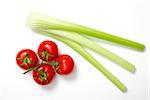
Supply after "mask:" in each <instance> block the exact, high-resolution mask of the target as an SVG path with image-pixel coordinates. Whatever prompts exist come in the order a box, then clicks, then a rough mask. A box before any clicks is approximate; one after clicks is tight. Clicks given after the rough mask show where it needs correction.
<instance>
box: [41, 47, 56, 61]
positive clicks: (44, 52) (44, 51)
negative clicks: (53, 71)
mask: <svg viewBox="0 0 150 100" xmlns="http://www.w3.org/2000/svg"><path fill="white" fill-rule="evenodd" d="M38 54H41V55H42V57H43V58H46V61H48V57H49V56H53V55H51V54H50V53H49V52H47V51H46V50H45V49H44V48H43V52H38Z"/></svg>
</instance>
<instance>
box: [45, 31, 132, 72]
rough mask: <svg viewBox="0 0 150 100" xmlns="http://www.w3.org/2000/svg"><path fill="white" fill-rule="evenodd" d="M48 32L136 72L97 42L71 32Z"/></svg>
mask: <svg viewBox="0 0 150 100" xmlns="http://www.w3.org/2000/svg"><path fill="white" fill-rule="evenodd" d="M44 31H46V32H47V34H48V33H49V34H55V35H57V36H61V37H63V38H68V39H70V40H72V41H75V42H77V43H78V44H81V45H83V46H85V47H87V48H89V49H91V50H93V51H95V52H97V53H98V54H100V55H103V56H105V57H106V58H108V59H110V60H111V61H114V62H115V63H117V64H119V65H121V66H122V67H123V68H124V69H126V70H128V71H130V72H134V71H135V67H134V65H132V64H131V63H129V62H128V61H126V60H125V59H123V58H121V57H120V56H118V55H116V54H114V53H112V52H110V51H109V50H107V49H105V48H103V47H102V46H100V45H98V44H96V43H95V42H93V41H91V40H89V39H87V38H85V37H83V36H81V35H80V34H77V33H70V32H64V31H58V30H44Z"/></svg>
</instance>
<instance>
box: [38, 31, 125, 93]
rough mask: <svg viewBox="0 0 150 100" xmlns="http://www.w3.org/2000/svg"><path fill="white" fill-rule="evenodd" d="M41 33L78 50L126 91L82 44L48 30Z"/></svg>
mask: <svg viewBox="0 0 150 100" xmlns="http://www.w3.org/2000/svg"><path fill="white" fill-rule="evenodd" d="M41 34H43V35H46V36H50V37H52V38H54V39H57V40H59V41H61V42H63V43H65V44H66V45H68V46H70V47H71V48H72V49H74V50H75V51H76V52H78V53H79V54H80V55H81V56H82V57H84V58H85V59H86V60H87V61H89V62H90V63H91V64H92V65H93V66H94V67H95V68H97V69H98V70H99V71H100V72H101V73H102V74H103V75H104V76H105V77H107V78H108V79H109V80H110V81H111V82H112V83H113V84H114V85H115V86H116V87H118V88H119V89H120V90H121V91H122V92H126V91H127V88H126V86H125V85H124V84H123V83H122V82H120V81H119V80H118V79H117V78H116V77H115V76H114V75H113V74H112V73H111V72H109V71H108V70H107V69H106V68H105V67H103V65H101V64H100V63H99V62H98V61H97V60H96V59H95V58H94V57H93V56H92V55H91V54H89V53H88V52H87V51H86V50H85V49H84V48H83V47H82V46H81V45H79V44H78V43H76V42H74V41H71V40H69V39H66V38H62V37H60V36H57V35H54V34H48V33H46V32H41Z"/></svg>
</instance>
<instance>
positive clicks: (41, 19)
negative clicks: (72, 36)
mask: <svg viewBox="0 0 150 100" xmlns="http://www.w3.org/2000/svg"><path fill="white" fill-rule="evenodd" d="M27 26H29V27H32V28H37V29H54V30H63V31H71V32H77V33H80V34H84V35H88V36H92V37H96V38H99V39H104V40H107V41H110V42H114V43H117V44H120V45H124V46H127V47H130V48H133V49H136V50H139V51H143V50H144V48H145V46H144V45H143V44H141V43H137V42H134V41H131V40H128V39H124V38H121V37H118V36H115V35H111V34H108V33H105V32H102V31H98V30H96V29H92V28H89V27H85V26H82V25H78V24H74V23H71V22H66V21H63V20H60V19H56V18H53V17H50V16H46V15H42V14H38V13H32V14H31V15H30V17H29V19H28V23H27Z"/></svg>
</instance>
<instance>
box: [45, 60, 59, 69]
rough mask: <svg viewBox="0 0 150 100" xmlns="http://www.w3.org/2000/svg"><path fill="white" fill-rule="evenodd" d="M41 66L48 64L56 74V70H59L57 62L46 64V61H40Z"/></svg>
mask: <svg viewBox="0 0 150 100" xmlns="http://www.w3.org/2000/svg"><path fill="white" fill-rule="evenodd" d="M42 63H43V64H48V65H51V66H52V67H53V69H54V71H55V72H57V70H58V69H59V68H60V63H59V62H57V61H53V62H46V61H42Z"/></svg>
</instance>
